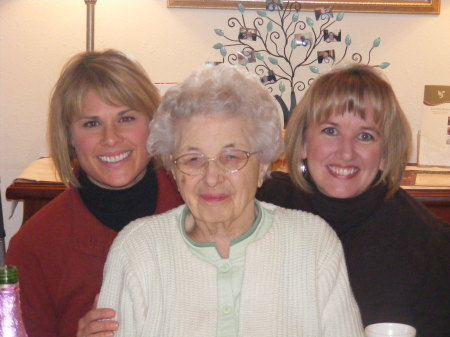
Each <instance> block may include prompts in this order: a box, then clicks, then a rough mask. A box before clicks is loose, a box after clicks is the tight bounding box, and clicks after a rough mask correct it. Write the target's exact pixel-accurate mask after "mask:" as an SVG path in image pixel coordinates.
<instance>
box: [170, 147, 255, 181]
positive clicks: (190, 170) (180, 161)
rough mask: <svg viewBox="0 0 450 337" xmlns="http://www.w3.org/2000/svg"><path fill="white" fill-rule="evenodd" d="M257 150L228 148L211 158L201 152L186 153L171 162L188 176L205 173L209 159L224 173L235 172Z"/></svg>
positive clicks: (240, 168) (242, 166)
mask: <svg viewBox="0 0 450 337" xmlns="http://www.w3.org/2000/svg"><path fill="white" fill-rule="evenodd" d="M258 152H259V151H256V152H247V151H243V150H236V149H229V150H224V151H222V152H220V153H219V154H218V155H216V156H215V157H213V158H208V157H206V156H205V155H204V154H203V153H186V154H183V155H181V156H179V157H177V158H176V159H175V160H174V161H173V163H174V164H175V165H176V167H177V168H178V169H179V170H180V171H181V172H183V173H184V174H187V175H190V176H197V175H202V174H205V171H206V167H207V166H208V165H209V162H210V161H215V162H216V164H217V165H218V166H219V167H220V168H221V169H222V170H223V171H225V172H226V173H236V172H237V171H239V170H242V169H243V168H244V167H245V165H247V163H248V160H249V158H250V156H252V155H254V154H255V153H258Z"/></svg>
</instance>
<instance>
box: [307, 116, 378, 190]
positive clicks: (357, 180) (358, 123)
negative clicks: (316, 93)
mask: <svg viewBox="0 0 450 337" xmlns="http://www.w3.org/2000/svg"><path fill="white" fill-rule="evenodd" d="M382 152H383V136H382V134H381V130H380V128H379V127H378V126H377V125H376V124H375V122H374V120H373V111H372V109H371V108H368V109H367V110H366V119H365V120H364V119H361V118H360V117H359V116H358V115H355V114H353V113H348V112H347V113H344V114H342V115H340V114H339V115H337V114H332V115H331V116H330V118H329V119H327V120H324V121H322V122H319V123H315V124H312V125H311V126H309V127H308V129H307V131H306V139H305V143H304V147H303V149H302V153H301V155H302V159H307V160H308V171H309V173H310V175H311V177H312V179H313V181H314V183H315V184H316V186H317V188H318V189H319V191H321V192H322V193H323V194H325V195H327V196H329V197H334V198H351V197H355V196H357V195H359V194H361V193H363V192H364V191H365V190H366V189H367V188H368V187H369V186H370V184H371V183H372V182H373V180H374V179H375V177H376V175H377V173H378V170H382V169H383V160H382Z"/></svg>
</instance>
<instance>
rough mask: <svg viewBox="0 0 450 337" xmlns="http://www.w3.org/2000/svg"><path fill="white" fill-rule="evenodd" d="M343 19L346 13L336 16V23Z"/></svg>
mask: <svg viewBox="0 0 450 337" xmlns="http://www.w3.org/2000/svg"><path fill="white" fill-rule="evenodd" d="M343 18H344V13H339V14H338V15H337V16H336V21H342V19H343Z"/></svg>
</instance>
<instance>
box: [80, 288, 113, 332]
mask: <svg viewBox="0 0 450 337" xmlns="http://www.w3.org/2000/svg"><path fill="white" fill-rule="evenodd" d="M97 301H98V295H97V296H96V297H95V301H94V306H93V308H92V309H91V310H90V311H89V312H88V313H87V314H86V315H84V316H83V317H82V318H80V320H79V321H78V330H77V337H112V336H114V333H115V332H116V331H117V328H118V327H119V323H118V322H117V321H113V320H111V319H112V318H114V316H115V315H116V312H115V311H114V310H113V309H107V308H101V309H97V308H96V307H97Z"/></svg>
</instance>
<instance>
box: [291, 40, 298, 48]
mask: <svg viewBox="0 0 450 337" xmlns="http://www.w3.org/2000/svg"><path fill="white" fill-rule="evenodd" d="M291 48H292V49H295V48H297V41H295V40H292V41H291Z"/></svg>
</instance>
